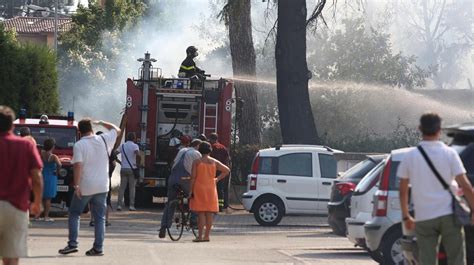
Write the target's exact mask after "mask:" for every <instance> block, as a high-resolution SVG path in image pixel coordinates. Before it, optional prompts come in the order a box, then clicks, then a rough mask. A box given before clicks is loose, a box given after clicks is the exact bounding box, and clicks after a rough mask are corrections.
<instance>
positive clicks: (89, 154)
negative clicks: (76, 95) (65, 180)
mask: <svg viewBox="0 0 474 265" xmlns="http://www.w3.org/2000/svg"><path fill="white" fill-rule="evenodd" d="M94 123H95V124H97V125H99V126H103V127H104V128H106V129H107V130H109V131H108V132H106V133H103V134H101V135H95V134H94V131H93V130H92V121H91V120H90V119H82V120H81V121H79V123H78V128H79V133H80V135H81V139H80V140H79V141H77V142H76V143H75V144H74V148H73V158H72V161H71V162H72V164H73V169H74V186H73V187H74V195H73V197H72V201H71V205H70V207H69V218H68V229H69V236H68V239H69V240H68V242H67V246H66V247H64V248H62V249H60V250H59V251H58V252H59V254H63V255H67V254H71V253H75V252H77V251H78V244H79V243H78V241H77V237H78V233H79V224H80V216H81V213H82V212H83V210H84V208H85V207H86V206H87V204H88V203H89V202H90V203H91V205H92V207H91V211H92V214H93V215H94V223H95V224H94V236H95V239H94V245H93V246H92V248H91V249H90V250H88V251H87V252H86V255H87V256H102V255H104V252H103V244H104V238H105V212H106V208H107V203H106V201H107V192H108V191H109V157H110V152H111V151H112V149H113V146H114V144H115V142H116V140H117V136H118V135H120V131H121V130H120V128H119V127H117V126H116V125H114V124H112V123H109V122H104V121H97V122H94Z"/></svg>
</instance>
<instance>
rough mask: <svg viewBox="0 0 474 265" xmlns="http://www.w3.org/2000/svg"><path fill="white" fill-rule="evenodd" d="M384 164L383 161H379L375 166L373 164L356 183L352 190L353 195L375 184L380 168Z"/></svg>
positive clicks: (380, 173)
mask: <svg viewBox="0 0 474 265" xmlns="http://www.w3.org/2000/svg"><path fill="white" fill-rule="evenodd" d="M384 166H385V163H384V162H381V163H379V164H378V165H377V166H375V167H374V168H373V169H372V170H371V171H370V172H369V173H367V175H365V176H364V177H363V178H362V180H361V181H360V182H359V184H357V187H356V188H355V190H354V195H356V194H357V195H361V194H364V193H366V192H367V191H369V190H370V189H372V187H373V186H375V184H377V182H378V181H379V179H380V176H381V175H382V170H383V168H384Z"/></svg>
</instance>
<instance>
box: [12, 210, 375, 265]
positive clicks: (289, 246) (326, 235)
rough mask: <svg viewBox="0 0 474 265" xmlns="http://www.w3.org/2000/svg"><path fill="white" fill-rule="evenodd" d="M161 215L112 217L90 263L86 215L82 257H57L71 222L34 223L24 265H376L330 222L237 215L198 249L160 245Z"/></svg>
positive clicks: (219, 224)
mask: <svg viewBox="0 0 474 265" xmlns="http://www.w3.org/2000/svg"><path fill="white" fill-rule="evenodd" d="M160 217H161V211H160V210H148V211H137V212H128V211H123V212H113V213H112V214H111V223H112V225H111V226H110V227H107V232H106V239H105V243H104V253H105V255H104V256H102V257H87V256H85V254H84V252H85V251H87V250H88V249H89V248H91V246H92V242H93V228H92V227H89V225H88V216H87V215H84V216H83V219H82V221H81V228H82V229H81V231H80V233H79V244H80V245H79V248H80V251H79V252H78V253H74V254H71V255H68V256H61V255H58V254H57V251H58V249H60V248H63V247H64V246H66V242H67V219H66V218H65V217H56V218H55V222H54V223H45V222H37V221H32V222H31V228H30V236H29V240H28V242H29V251H30V257H29V258H26V259H23V260H22V261H21V263H22V264H35V265H36V264H94V265H98V264H127V265H135V264H137V265H138V264H319V265H325V264H351V265H353V264H358V265H359V264H360V265H365V264H376V263H375V262H373V261H372V260H371V259H370V257H369V256H368V255H367V254H366V253H365V252H364V251H363V250H361V249H358V248H354V247H353V246H352V245H351V244H350V242H349V241H348V240H347V239H345V238H342V237H337V236H334V235H333V234H331V233H330V228H329V227H328V226H327V223H326V217H317V216H299V217H297V216H290V217H285V218H284V219H283V220H282V222H281V224H280V225H279V226H277V227H262V226H259V225H258V224H257V223H256V222H255V220H254V219H253V216H252V215H250V214H248V213H246V212H244V211H236V212H233V213H232V214H222V215H217V216H216V217H215V225H214V230H213V233H212V234H211V242H209V243H193V242H192V239H193V236H192V234H190V233H186V234H185V235H184V236H183V238H182V239H181V240H180V241H178V242H173V241H171V240H170V239H169V238H166V239H159V238H158V236H157V234H158V233H157V225H158V223H159V221H158V220H159V218H160Z"/></svg>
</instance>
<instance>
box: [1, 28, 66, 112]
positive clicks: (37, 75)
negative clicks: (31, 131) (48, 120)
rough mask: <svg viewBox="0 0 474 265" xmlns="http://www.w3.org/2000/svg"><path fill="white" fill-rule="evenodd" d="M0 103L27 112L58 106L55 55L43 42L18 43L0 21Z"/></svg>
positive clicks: (47, 110) (55, 110)
mask: <svg viewBox="0 0 474 265" xmlns="http://www.w3.org/2000/svg"><path fill="white" fill-rule="evenodd" d="M0 58H2V60H1V61H0V73H2V74H1V75H0V84H1V85H0V104H1V105H8V106H10V107H12V108H13V109H15V110H17V111H18V109H20V108H26V109H27V111H28V113H29V114H33V113H56V112H57V111H58V109H59V98H58V87H57V72H56V56H55V54H54V53H53V52H52V51H51V50H50V49H49V48H48V47H46V46H41V45H30V44H19V43H18V42H17V41H16V39H15V35H14V33H12V32H8V31H6V30H5V29H4V26H3V25H2V24H0Z"/></svg>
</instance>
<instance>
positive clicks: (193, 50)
mask: <svg viewBox="0 0 474 265" xmlns="http://www.w3.org/2000/svg"><path fill="white" fill-rule="evenodd" d="M197 51H198V49H197V48H196V47H194V46H189V47H188V48H186V54H187V55H192V56H193V57H196V56H198V52H197Z"/></svg>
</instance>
